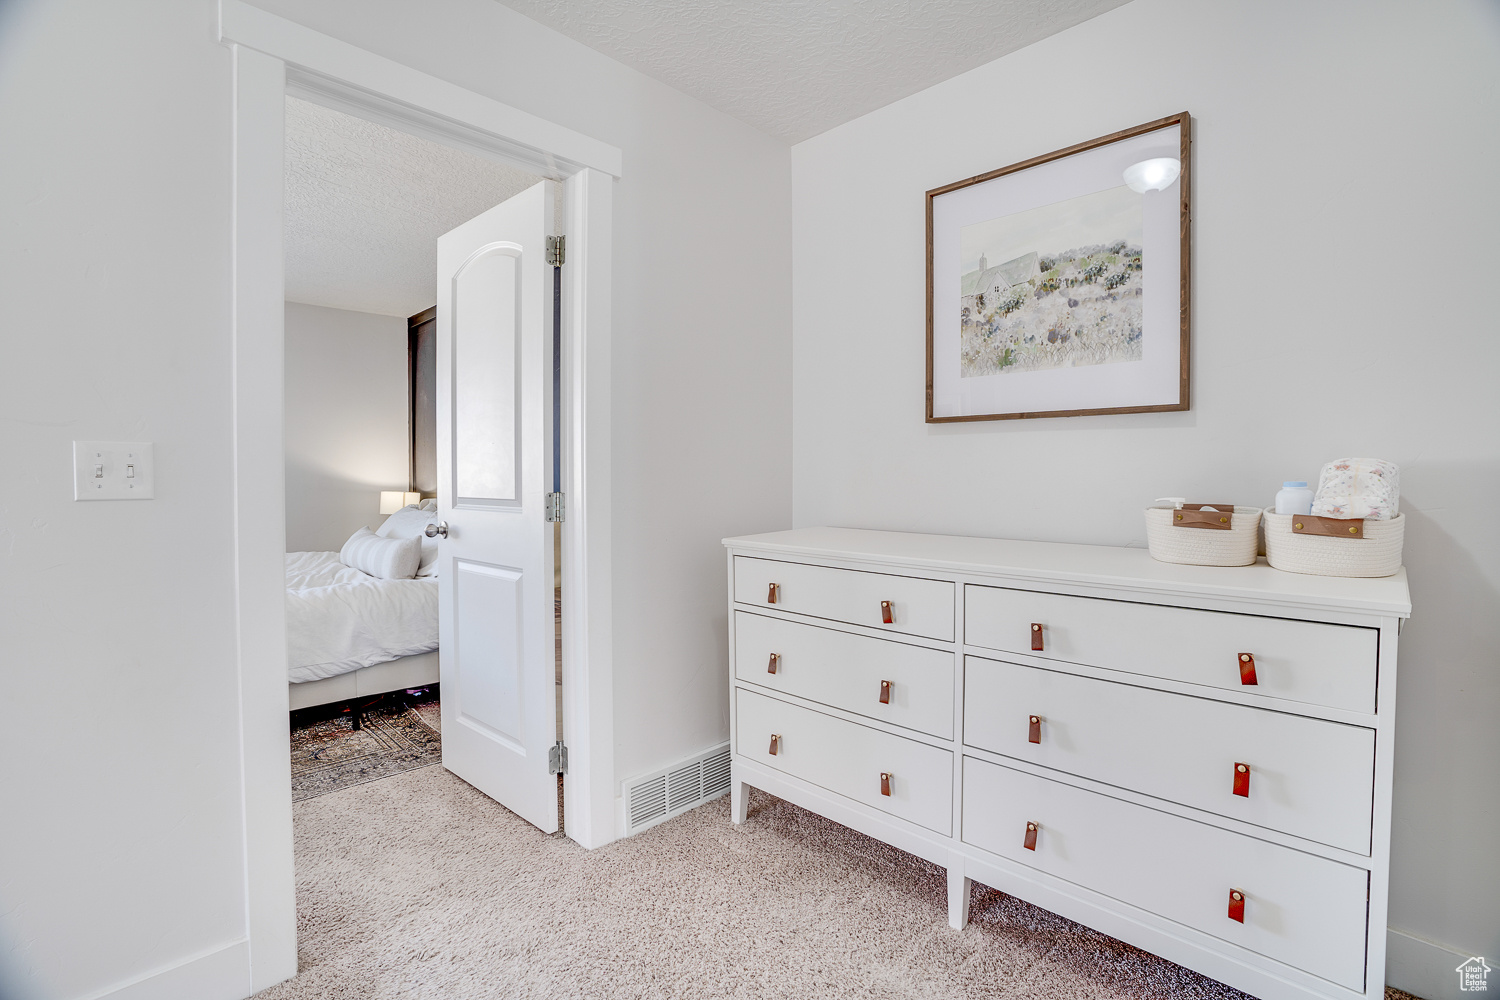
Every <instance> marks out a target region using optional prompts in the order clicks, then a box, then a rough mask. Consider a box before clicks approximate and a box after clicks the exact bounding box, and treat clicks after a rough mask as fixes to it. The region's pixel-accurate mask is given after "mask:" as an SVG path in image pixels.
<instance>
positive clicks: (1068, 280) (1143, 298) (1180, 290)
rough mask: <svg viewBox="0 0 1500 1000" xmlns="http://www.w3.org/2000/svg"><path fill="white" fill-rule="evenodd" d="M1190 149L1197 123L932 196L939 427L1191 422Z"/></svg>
mask: <svg viewBox="0 0 1500 1000" xmlns="http://www.w3.org/2000/svg"><path fill="white" fill-rule="evenodd" d="M1173 130H1175V133H1176V134H1175V135H1174V134H1173ZM1190 147H1191V118H1190V116H1189V115H1188V113H1187V112H1186V111H1184V112H1181V113H1180V114H1175V115H1171V116H1169V117H1166V118H1160V119H1157V120H1156V121H1152V122H1146V123H1145V124H1143V125H1137V126H1135V127H1134V128H1129V129H1124V130H1122V131H1119V132H1114V133H1111V134H1109V135H1105V136H1100V137H1099V138H1097V139H1091V140H1089V141H1087V142H1081V143H1078V144H1076V145H1073V146H1069V147H1067V148H1066V149H1059V150H1056V151H1055V152H1051V153H1046V154H1044V155H1042V156H1035V157H1032V158H1031V159H1028V160H1022V161H1021V162H1019V163H1013V164H1011V165H1010V166H1006V167H1001V168H999V169H998V170H991V171H989V172H988V173H984V174H980V175H978V176H976V177H970V178H968V179H966V180H961V181H955V182H954V183H952V184H946V185H944V186H942V187H938V188H933V189H932V190H930V191H928V192H927V194H926V218H927V402H926V409H927V413H926V418H927V422H928V423H951V422H957V421H969V420H1016V419H1025V418H1030V417H1076V416H1088V415H1098V414H1114V413H1157V412H1163V411H1172V410H1187V409H1189V408H1190V381H1191V378H1190V374H1191V365H1190V346H1191V338H1190V334H1189V316H1190V290H1191V281H1190V267H1189V265H1190V247H1191V243H1190V229H1191V219H1192V215H1191V204H1192V203H1191V185H1190V177H1191V157H1190ZM1174 158H1175V159H1176V160H1177V162H1178V163H1179V164H1180V174H1179V175H1178V176H1177V178H1176V180H1175V182H1169V183H1166V184H1165V186H1164V187H1162V188H1160V189H1148V190H1147V191H1145V192H1140V191H1139V190H1138V189H1136V188H1133V187H1131V186H1128V185H1127V183H1126V182H1125V181H1124V179H1123V171H1124V169H1125V168H1126V167H1129V166H1130V165H1131V164H1136V165H1137V166H1139V165H1140V164H1141V163H1143V162H1144V161H1146V160H1150V159H1160V160H1162V161H1163V162H1166V161H1170V160H1171V159H1174ZM1111 180H1113V181H1114V183H1113V184H1111V183H1110V181H1111ZM1136 183H1137V184H1139V183H1140V181H1138V180H1137V181H1136ZM1132 199H1135V201H1134V202H1133V201H1132ZM1136 202H1138V203H1139V204H1138V205H1137V204H1136ZM1133 206H1135V207H1133ZM1106 233H1118V234H1120V235H1119V236H1118V238H1116V237H1115V236H1110V237H1109V239H1108V240H1107V241H1098V242H1094V243H1089V242H1088V241H1089V240H1090V239H1092V238H1093V237H1095V236H1099V235H1101V234H1106ZM1131 235H1137V236H1139V237H1140V240H1141V242H1140V243H1139V244H1138V245H1137V244H1132V243H1131V242H1130V236H1131ZM1080 240H1081V241H1083V242H1081V243H1079V242H1078V241H1080ZM1027 241H1034V242H1027ZM1048 241H1050V242H1048ZM1052 243H1058V244H1060V245H1057V246H1053V245H1051V244H1052ZM1070 243H1071V244H1072V245H1069V244H1070ZM986 245H994V246H996V247H998V248H1000V252H1001V254H1002V256H999V257H996V258H989V257H988V256H987V255H986V252H985V250H984V249H980V250H979V253H978V257H977V263H975V258H974V256H973V251H974V249H975V248H976V247H984V246H986ZM1024 246H1032V249H1031V250H1030V251H1028V252H1026V253H1023V254H1020V255H1018V256H1016V257H1014V259H1008V260H1007V259H1006V256H1008V255H1009V254H1012V253H1014V252H1015V251H1016V250H1017V249H1019V248H1021V247H1024ZM1072 251H1079V253H1078V254H1075V255H1074V256H1069V253H1070V252H1072ZM1082 251H1089V252H1087V253H1082ZM1111 251H1113V252H1111ZM990 259H999V260H1003V261H1004V263H1002V264H997V265H993V266H991V265H989V263H988V262H989V260H990ZM966 261H967V262H968V264H967V269H966V268H965V262H966ZM1042 264H1048V265H1050V266H1049V267H1046V268H1043V267H1041V265H1042ZM1106 286H1107V287H1106ZM1174 289H1175V292H1176V294H1175V296H1174V295H1173V294H1172V292H1173V290H1174ZM1173 314H1175V317H1176V319H1175V322H1173Z"/></svg>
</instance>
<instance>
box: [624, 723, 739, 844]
mask: <svg viewBox="0 0 1500 1000" xmlns="http://www.w3.org/2000/svg"><path fill="white" fill-rule="evenodd" d="M625 788H626V793H625V794H626V803H625V811H626V823H627V829H626V833H627V834H631V833H639V832H640V831H642V830H644V829H646V828H647V827H649V826H655V825H656V824H657V823H660V822H662V821H663V820H667V819H671V818H672V817H673V816H676V815H677V814H678V813H682V812H686V811H687V810H689V809H691V808H693V807H694V806H696V805H701V804H702V803H704V802H707V801H708V800H709V799H713V798H717V797H719V796H720V795H723V794H724V793H725V792H727V791H729V744H728V743H725V744H724V745H723V746H719V747H715V748H714V749H712V750H709V751H707V752H706V753H701V754H697V755H695V756H693V757H689V758H688V759H687V760H685V761H683V762H682V763H680V764H677V765H675V766H673V767H669V768H667V769H666V770H665V771H658V772H657V773H655V774H651V775H646V776H643V777H640V778H636V779H634V780H633V781H629V782H626V783H625Z"/></svg>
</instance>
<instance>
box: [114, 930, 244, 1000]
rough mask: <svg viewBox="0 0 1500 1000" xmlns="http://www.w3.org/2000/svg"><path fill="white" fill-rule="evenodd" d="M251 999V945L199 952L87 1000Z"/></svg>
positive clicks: (237, 945)
mask: <svg viewBox="0 0 1500 1000" xmlns="http://www.w3.org/2000/svg"><path fill="white" fill-rule="evenodd" d="M249 995H250V942H249V941H247V940H239V941H235V942H234V943H233V944H228V945H224V946H223V947H220V948H214V949H210V950H209V951H205V952H200V953H199V954H197V955H193V956H191V957H189V958H185V959H183V960H182V961H180V962H177V963H176V964H174V965H169V966H167V967H165V968H161V969H156V970H155V971H152V972H148V973H146V974H145V975H144V976H140V977H139V978H136V979H133V980H131V981H130V982H128V983H121V984H119V985H116V986H111V987H110V988H109V989H107V990H102V991H100V992H98V993H94V994H92V995H90V996H89V997H88V998H87V1000H244V998H245V997H247V996H249Z"/></svg>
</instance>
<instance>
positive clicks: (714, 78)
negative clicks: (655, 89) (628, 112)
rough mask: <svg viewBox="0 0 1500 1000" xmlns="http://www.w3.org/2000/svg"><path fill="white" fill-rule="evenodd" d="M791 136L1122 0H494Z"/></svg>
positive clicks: (935, 79)
mask: <svg viewBox="0 0 1500 1000" xmlns="http://www.w3.org/2000/svg"><path fill="white" fill-rule="evenodd" d="M502 2H503V3H504V4H505V5H506V6H507V7H510V8H511V9H513V10H516V11H519V12H520V13H522V14H525V15H526V16H527V17H530V18H533V19H535V20H537V21H540V22H542V23H543V24H545V25H548V26H549V27H552V28H554V29H556V30H558V31H560V32H562V33H563V34H565V35H568V36H569V37H571V38H573V39H576V40H577V41H580V42H582V43H583V44H585V45H587V46H589V47H591V48H594V49H597V50H598V51H600V52H603V53H604V54H605V55H608V56H612V57H614V58H615V59H618V60H620V61H621V62H623V63H625V64H627V65H630V66H634V67H635V68H636V69H638V70H640V71H641V72H643V73H646V74H647V75H648V76H653V77H655V78H656V79H658V80H661V81H662V82H664V83H667V84H669V85H671V86H673V87H675V88H677V89H678V90H681V91H683V92H684V93H687V94H691V95H693V96H694V97H697V98H699V99H700V100H702V101H704V102H706V103H708V104H710V105H712V106H713V107H716V108H718V109H719V110H720V111H724V112H726V113H728V114H730V115H733V116H734V117H736V118H738V119H740V120H741V121H744V122H748V123H749V124H751V125H754V126H755V127H756V128H758V129H761V130H762V131H764V132H768V133H770V134H771V135H775V136H780V137H781V138H784V139H787V140H789V141H791V142H798V141H800V140H802V139H806V138H809V137H810V136H814V135H817V134H818V133H819V132H823V131H826V130H827V129H830V128H833V127H834V126H835V125H841V124H843V123H844V122H846V121H850V120H851V119H854V118H858V117H859V116H860V115H862V114H865V113H866V112H869V111H874V110H875V109H876V108H880V107H884V106H885V105H887V104H890V103H891V102H892V101H897V100H900V99H901V98H903V97H906V96H908V95H910V94H915V93H916V92H917V91H919V90H923V89H925V88H927V87H930V86H932V85H933V84H935V83H940V82H942V81H943V80H947V79H949V78H950V77H953V76H956V75H958V74H959V73H962V72H964V71H965V70H970V69H973V68H974V67H976V66H981V65H983V64H984V63H987V62H989V61H990V60H992V59H998V58H999V57H1000V56H1003V55H1005V54H1006V53H1007V52H1014V51H1015V50H1016V49H1019V48H1023V47H1024V46H1027V45H1030V44H1031V43H1032V42H1035V41H1039V40H1040V39H1043V38H1046V37H1047V36H1048V35H1051V34H1055V33H1056V32H1059V31H1061V30H1063V29H1064V28H1068V27H1071V26H1073V25H1075V24H1078V23H1080V22H1082V21H1086V20H1088V19H1089V18H1091V17H1094V16H1095V15H1097V14H1102V13H1104V12H1105V11H1107V10H1109V9H1111V8H1113V7H1118V6H1120V5H1121V4H1122V3H1125V2H1126V0H748V2H747V0H590V2H589V3H579V2H577V0H502Z"/></svg>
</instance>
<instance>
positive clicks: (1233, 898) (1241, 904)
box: [1229, 889, 1245, 924]
mask: <svg viewBox="0 0 1500 1000" xmlns="http://www.w3.org/2000/svg"><path fill="white" fill-rule="evenodd" d="M1229 919H1230V920H1238V921H1239V922H1240V923H1242V924H1243V923H1244V922H1245V894H1244V893H1243V892H1240V891H1239V890H1238V889H1230V890H1229Z"/></svg>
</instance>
